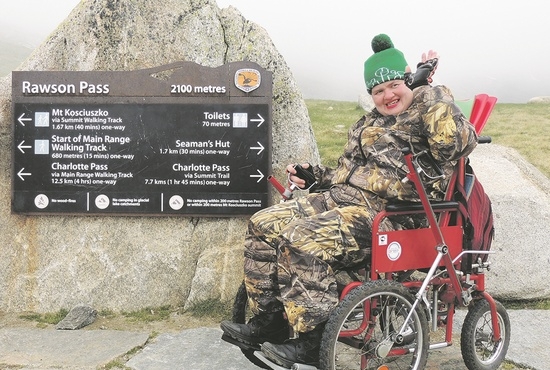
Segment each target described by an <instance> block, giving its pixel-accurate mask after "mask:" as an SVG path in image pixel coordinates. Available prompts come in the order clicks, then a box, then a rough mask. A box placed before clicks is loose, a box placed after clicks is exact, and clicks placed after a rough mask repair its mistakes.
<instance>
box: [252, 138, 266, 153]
mask: <svg viewBox="0 0 550 370" xmlns="http://www.w3.org/2000/svg"><path fill="white" fill-rule="evenodd" d="M256 142H257V143H258V145H259V146H253V147H251V148H250V149H260V151H259V152H258V153H257V154H258V155H259V154H260V153H261V152H263V151H264V149H265V148H264V146H263V145H262V144H260V142H259V141H256Z"/></svg>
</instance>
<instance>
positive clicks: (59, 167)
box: [12, 62, 272, 216]
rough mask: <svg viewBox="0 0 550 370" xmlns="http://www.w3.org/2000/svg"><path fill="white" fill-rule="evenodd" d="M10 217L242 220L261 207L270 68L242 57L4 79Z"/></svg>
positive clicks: (23, 73) (268, 167)
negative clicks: (7, 83)
mask: <svg viewBox="0 0 550 370" xmlns="http://www.w3.org/2000/svg"><path fill="white" fill-rule="evenodd" d="M12 84H13V85H12V101H13V107H12V111H13V125H14V135H13V138H14V143H13V176H12V211H13V212H14V213H24V214H64V213H69V214H105V215H128V214H131V215H133V214H135V215H137V214H151V215H205V216H232V215H248V214H252V213H254V212H256V211H258V210H260V209H261V208H264V207H266V206H267V202H268V193H269V191H268V182H267V179H266V178H267V175H268V174H269V173H270V171H271V100H272V77H271V73H270V72H268V71H266V70H264V69H262V68H260V67H259V66H258V65H256V64H254V63H250V62H238V63H229V64H226V65H223V66H221V67H218V68H209V67H203V66H200V65H198V64H195V63H191V62H180V63H175V64H171V65H166V66H161V67H157V68H151V69H146V70H138V71H89V72H67V71H64V72H49V71H20V72H13V74H12Z"/></svg>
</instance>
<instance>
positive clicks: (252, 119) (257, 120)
mask: <svg viewBox="0 0 550 370" xmlns="http://www.w3.org/2000/svg"><path fill="white" fill-rule="evenodd" d="M258 117H260V118H251V119H250V122H259V123H258V126H257V127H260V126H261V125H262V123H264V122H265V119H264V117H262V116H260V113H258Z"/></svg>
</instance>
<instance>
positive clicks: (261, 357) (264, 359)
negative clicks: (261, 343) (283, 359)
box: [254, 351, 318, 370]
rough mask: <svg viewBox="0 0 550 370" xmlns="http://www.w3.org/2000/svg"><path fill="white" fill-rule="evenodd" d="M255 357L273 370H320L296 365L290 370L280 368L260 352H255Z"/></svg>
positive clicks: (309, 366)
mask: <svg viewBox="0 0 550 370" xmlns="http://www.w3.org/2000/svg"><path fill="white" fill-rule="evenodd" d="M254 356H256V357H257V358H258V359H259V360H260V361H262V362H263V363H264V364H266V365H267V366H269V367H270V368H272V369H273V370H318V369H317V368H316V367H315V366H311V365H306V364H294V365H292V367H291V368H290V369H287V368H286V367H282V366H279V365H277V364H276V363H274V362H272V361H271V360H269V359H268V358H267V357H265V356H264V354H263V353H262V352H260V351H256V352H254Z"/></svg>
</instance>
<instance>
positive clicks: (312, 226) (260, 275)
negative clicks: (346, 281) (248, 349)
mask: <svg viewBox="0 0 550 370" xmlns="http://www.w3.org/2000/svg"><path fill="white" fill-rule="evenodd" d="M374 200H375V199H374ZM371 205H373V204H371ZM380 206H381V205H380V204H375V207H374V208H378V209H379V208H380ZM377 212H378V211H377V210H376V209H373V208H372V207H371V208H369V207H367V206H366V205H355V204H352V205H347V206H340V207H339V206H338V204H336V203H335V202H334V201H332V200H331V198H330V196H328V195H327V194H310V195H308V196H307V197H303V198H299V199H296V200H293V201H290V202H285V203H281V204H277V205H274V206H272V207H269V208H266V209H264V210H262V211H259V212H258V213H256V214H255V215H253V216H252V217H251V219H250V222H249V225H248V231H247V235H246V239H245V264H244V270H245V284H246V288H247V292H248V297H249V305H250V308H251V309H252V311H253V312H254V313H255V314H258V313H259V312H260V311H263V312H275V311H280V310H283V309H284V310H285V312H286V315H287V317H288V321H289V324H290V326H291V327H292V329H293V330H294V332H308V331H310V330H312V329H314V328H315V326H316V325H318V324H319V323H322V322H325V321H326V320H327V319H328V316H329V314H330V312H331V310H332V309H333V308H334V307H335V306H336V304H337V303H338V292H337V289H336V280H335V276H334V272H333V268H332V267H331V265H332V266H334V265H335V264H336V265H339V266H346V265H349V264H352V263H356V262H358V261H360V260H362V259H364V258H365V257H366V256H367V255H369V254H370V246H371V228H372V222H373V219H374V216H375V215H376V213H377ZM382 228H383V229H384V230H392V229H394V227H393V225H392V223H391V222H389V221H387V222H384V223H383V225H382Z"/></svg>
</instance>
